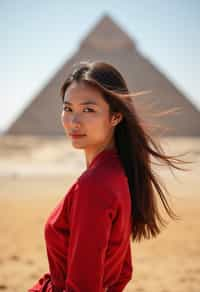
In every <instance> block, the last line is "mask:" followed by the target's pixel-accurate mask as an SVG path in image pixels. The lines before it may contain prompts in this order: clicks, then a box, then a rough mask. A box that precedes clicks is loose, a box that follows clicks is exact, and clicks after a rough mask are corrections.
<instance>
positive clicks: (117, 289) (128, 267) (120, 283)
mask: <svg viewBox="0 0 200 292" xmlns="http://www.w3.org/2000/svg"><path fill="white" fill-rule="evenodd" d="M132 275H133V266H132V257H131V244H130V241H129V245H128V249H127V252H126V255H125V259H124V263H123V266H122V270H121V273H120V276H119V278H118V280H117V282H116V283H115V284H114V285H112V286H111V287H109V289H108V292H121V291H123V289H124V287H125V286H126V285H127V284H128V282H129V281H130V280H131V278H132Z"/></svg>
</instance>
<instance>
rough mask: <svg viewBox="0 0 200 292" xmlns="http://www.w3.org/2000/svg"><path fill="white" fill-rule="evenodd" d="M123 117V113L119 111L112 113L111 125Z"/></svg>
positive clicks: (114, 124)
mask: <svg viewBox="0 0 200 292" xmlns="http://www.w3.org/2000/svg"><path fill="white" fill-rule="evenodd" d="M122 119H123V115H122V113H120V112H116V113H114V114H113V116H112V125H113V126H116V125H117V124H119V123H120V122H121V121H122Z"/></svg>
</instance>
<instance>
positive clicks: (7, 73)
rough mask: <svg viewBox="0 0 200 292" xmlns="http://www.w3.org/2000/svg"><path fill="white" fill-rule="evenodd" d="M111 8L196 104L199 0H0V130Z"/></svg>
mask: <svg viewBox="0 0 200 292" xmlns="http://www.w3.org/2000/svg"><path fill="white" fill-rule="evenodd" d="M103 13H109V14H110V16H111V17H113V19H114V20H115V21H116V22H118V24H119V25H120V26H121V27H122V28H123V29H124V30H126V31H127V33H128V34H129V35H130V36H131V38H132V39H133V40H135V41H136V43H137V47H138V49H139V50H140V51H141V53H142V54H143V55H145V56H146V57H148V58H150V59H151V62H152V63H154V64H155V65H156V66H157V67H158V68H159V69H160V70H161V71H163V72H164V73H165V74H166V75H167V77H168V78H169V79H170V80H171V81H172V82H173V83H175V84H176V86H177V87H178V88H179V90H181V91H182V92H183V93H184V94H186V95H187V96H188V98H189V99H190V100H191V102H192V103H193V104H196V105H197V107H198V108H199V109H200V1H198V0H168V1H162V0H160V1H158V0H152V1H151V0H141V1H134V0H129V1H127V0H124V1H121V0H120V1H114V0H111V1H109V0H106V1H104V0H101V1H99V3H98V2H97V1H87V0H84V1H67V0H54V1H53V0H42V1H41V0H34V1H31V0H18V1H17V0H0V89H1V90H0V101H1V106H0V114H1V119H0V130H5V129H6V128H7V127H8V126H9V125H10V124H11V122H12V121H13V120H14V119H15V118H16V117H17V116H18V115H19V114H20V113H21V112H22V110H23V109H24V108H25V107H26V105H28V103H29V102H30V100H31V99H32V97H33V96H34V95H35V94H36V93H37V92H38V91H39V90H40V88H41V86H43V85H44V83H46V82H48V80H49V78H50V77H51V76H52V75H53V74H54V73H55V72H56V71H57V70H58V68H59V67H60V66H61V65H62V63H63V62H64V61H66V60H67V59H68V58H69V57H70V56H71V55H72V54H73V52H74V50H76V49H77V48H78V46H79V43H80V41H81V40H82V39H83V38H84V37H85V36H86V35H87V33H88V32H89V31H90V29H91V28H92V27H93V26H94V25H95V24H96V22H97V21H98V20H99V19H100V18H101V16H102V14H103Z"/></svg>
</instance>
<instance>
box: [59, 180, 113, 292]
mask: <svg viewBox="0 0 200 292" xmlns="http://www.w3.org/2000/svg"><path fill="white" fill-rule="evenodd" d="M115 213H116V208H115V200H113V194H110V193H106V191H105V190H104V189H103V188H102V186H101V187H100V186H99V185H98V186H97V185H95V184H94V183H92V182H87V181H86V182H85V181H84V182H80V184H79V185H78V187H77V189H76V190H75V193H74V198H73V202H72V206H71V209H70V219H69V220H70V237H69V249H68V252H69V254H68V262H67V278H66V288H65V291H66V292H70V291H73V292H79V291H87V292H104V289H103V276H104V264H105V256H106V250H107V247H108V241H109V237H110V231H111V226H112V221H113V217H114V216H115Z"/></svg>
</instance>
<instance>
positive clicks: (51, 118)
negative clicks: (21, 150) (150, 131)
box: [6, 14, 200, 136]
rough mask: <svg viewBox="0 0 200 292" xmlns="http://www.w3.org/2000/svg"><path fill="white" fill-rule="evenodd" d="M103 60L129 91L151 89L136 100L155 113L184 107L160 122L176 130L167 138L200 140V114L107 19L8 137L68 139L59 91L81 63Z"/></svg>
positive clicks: (42, 89)
mask: <svg viewBox="0 0 200 292" xmlns="http://www.w3.org/2000/svg"><path fill="white" fill-rule="evenodd" d="M94 60H98V61H104V62H109V63H111V64H113V65H114V66H116V68H117V69H119V70H120V71H121V73H122V74H123V75H124V77H125V79H126V81H127V84H128V87H129V90H132V91H134V92H135V91H141V90H151V91H152V93H151V94H149V95H144V96H140V98H136V99H135V100H134V102H135V106H136V109H137V110H140V108H139V106H138V105H139V102H140V101H142V102H144V104H147V105H149V104H154V107H155V109H156V111H159V110H168V109H170V108H171V107H178V108H181V113H178V114H177V113H176V114H174V115H170V117H161V118H160V120H159V124H160V125H161V127H167V128H169V129H172V130H170V131H168V132H166V134H164V135H169V136H199V135H200V112H199V111H198V109H197V108H196V107H195V106H194V105H193V104H192V103H191V102H190V101H189V99H188V98H186V96H184V95H183V93H182V92H181V91H180V90H179V89H178V88H177V87H176V86H175V84H173V82H172V81H170V80H169V79H168V78H167V76H165V74H164V73H163V72H161V71H160V70H158V68H156V66H155V65H154V64H153V63H151V61H150V60H149V59H147V58H146V57H145V56H143V55H142V54H141V53H140V52H139V50H138V49H137V45H136V42H135V41H133V40H132V39H131V38H130V36H129V35H128V34H127V33H126V32H125V31H124V30H123V29H122V28H121V27H120V26H119V25H118V24H117V23H116V22H115V21H114V20H113V19H112V18H111V17H110V16H109V15H107V14H104V15H103V16H102V17H101V18H100V19H99V20H98V21H97V23H96V24H95V25H94V27H93V28H92V30H90V31H89V33H88V35H87V36H86V37H85V38H84V39H82V41H81V42H80V44H79V47H78V49H77V51H76V52H75V53H74V54H73V56H72V57H71V58H70V59H69V60H67V61H66V62H65V63H64V64H63V66H61V68H60V69H59V70H58V71H57V72H56V73H55V75H54V76H53V77H52V78H51V79H50V80H49V82H48V83H47V84H46V85H45V86H44V87H43V88H41V90H40V92H39V93H38V94H37V95H36V96H35V98H33V99H32V101H31V102H30V104H29V105H28V106H27V107H26V108H25V109H24V110H23V112H22V113H21V114H20V115H19V117H18V118H17V119H16V120H15V121H14V122H13V123H12V124H11V126H10V127H9V128H8V130H7V132H6V134H12V135H39V136H40V135H41V136H57V135H61V136H62V135H65V132H64V130H63V128H62V125H61V111H62V101H61V97H60V96H59V90H60V87H61V85H62V83H63V82H64V80H65V79H66V77H67V76H68V74H69V73H70V72H71V70H72V66H73V65H74V64H75V63H78V62H79V61H94Z"/></svg>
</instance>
